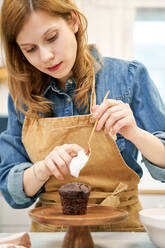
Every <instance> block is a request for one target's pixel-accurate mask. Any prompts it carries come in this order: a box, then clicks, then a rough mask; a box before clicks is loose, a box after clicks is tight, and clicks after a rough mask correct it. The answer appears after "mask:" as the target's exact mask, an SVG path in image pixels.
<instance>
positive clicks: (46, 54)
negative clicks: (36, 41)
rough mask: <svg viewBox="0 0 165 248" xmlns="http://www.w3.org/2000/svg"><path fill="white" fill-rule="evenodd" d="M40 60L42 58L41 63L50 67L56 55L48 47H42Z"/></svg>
mask: <svg viewBox="0 0 165 248" xmlns="http://www.w3.org/2000/svg"><path fill="white" fill-rule="evenodd" d="M40 58H41V61H42V62H43V63H45V64H48V65H49V63H50V61H51V60H53V59H54V53H53V51H52V50H51V49H50V48H48V47H41V48H40Z"/></svg>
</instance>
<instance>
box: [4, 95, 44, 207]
mask: <svg viewBox="0 0 165 248" xmlns="http://www.w3.org/2000/svg"><path fill="white" fill-rule="evenodd" d="M30 166H32V163H31V161H30V159H29V157H28V154H27V153H26V150H25V148H24V145H23V143H22V123H21V121H20V120H19V119H18V113H17V112H16V111H15V108H14V104H13V101H12V99H11V96H9V98H8V125H7V130H5V131H4V132H3V133H1V135H0V191H1V192H2V195H3V196H4V198H5V200H6V201H7V202H8V204H9V205H10V206H12V207H13V208H26V207H29V206H30V205H32V204H33V203H34V201H35V200H36V199H37V197H38V196H39V194H40V193H41V191H42V190H41V191H40V192H38V193H37V194H36V195H35V196H34V197H32V198H29V197H27V196H26V195H25V193H24V190H23V173H24V170H26V169H27V168H29V167H30Z"/></svg>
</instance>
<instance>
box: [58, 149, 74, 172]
mask: <svg viewBox="0 0 165 248" xmlns="http://www.w3.org/2000/svg"><path fill="white" fill-rule="evenodd" d="M59 156H60V158H61V159H63V160H64V161H65V164H66V167H67V171H68V172H67V174H68V173H70V170H69V164H70V162H71V161H72V158H73V157H72V156H71V155H70V154H69V153H67V152H66V151H65V149H64V148H63V147H62V148H61V150H60V151H59Z"/></svg>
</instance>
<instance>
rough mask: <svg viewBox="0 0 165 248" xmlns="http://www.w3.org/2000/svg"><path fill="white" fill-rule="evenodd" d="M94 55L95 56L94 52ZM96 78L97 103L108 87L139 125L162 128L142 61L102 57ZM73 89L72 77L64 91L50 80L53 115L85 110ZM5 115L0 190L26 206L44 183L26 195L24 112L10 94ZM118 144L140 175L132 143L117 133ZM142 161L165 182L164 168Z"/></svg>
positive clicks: (164, 111) (164, 113) (164, 117)
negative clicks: (78, 109) (16, 106)
mask: <svg viewBox="0 0 165 248" xmlns="http://www.w3.org/2000/svg"><path fill="white" fill-rule="evenodd" d="M94 56H96V57H97V54H94ZM95 80H96V84H95V88H96V97H97V104H101V102H102V101H103V98H104V96H105V94H106V92H107V90H110V93H109V96H108V98H113V99H119V100H121V101H123V102H125V103H128V104H129V105H130V107H131V109H132V111H133V113H134V116H135V119H136V122H137V125H138V126H139V127H140V128H143V129H145V130H148V131H149V132H151V133H153V132H155V131H159V130H160V131H165V106H164V103H163V102H162V100H161V98H160V96H159V93H158V90H157V88H156V87H155V85H154V84H153V82H152V80H151V79H150V77H149V75H148V72H147V70H146V68H145V67H144V66H143V65H142V64H141V63H138V62H136V61H132V62H128V61H123V60H119V59H114V58H107V57H105V58H103V66H102V68H101V69H100V71H99V72H97V74H96V76H95ZM74 89H75V80H74V78H70V79H68V80H67V82H66V91H65V92H64V91H63V90H61V89H60V88H59V87H58V86H57V84H56V81H55V79H52V80H51V82H50V84H49V85H48V87H47V89H46V90H45V97H46V98H48V99H50V100H52V101H53V102H55V103H56V104H52V108H53V112H54V117H60V116H72V115H78V114H82V115H83V114H85V113H83V111H82V112H81V113H78V112H77V110H76V107H75V105H74V102H73V100H72V94H73V92H74ZM8 115H9V118H8V126H7V130H6V131H4V132H3V133H2V134H1V135H0V159H1V161H0V190H1V192H2V194H3V196H4V197H5V199H6V201H7V202H8V203H9V204H10V205H11V206H12V207H13V208H26V207H28V206H30V205H32V204H33V203H34V202H35V201H36V199H37V198H38V197H39V195H40V194H41V193H42V192H44V187H43V188H41V189H40V191H39V192H38V193H37V194H36V195H35V196H34V197H27V196H26V195H25V193H24V190H23V180H22V177H23V172H24V170H26V169H27V168H29V167H30V166H32V163H31V161H30V159H29V156H28V154H27V153H26V150H25V148H24V146H23V144H22V140H21V136H22V126H23V122H24V116H23V114H22V113H19V115H18V111H17V113H16V110H15V108H14V104H13V101H12V99H11V97H10V96H9V98H8ZM117 145H118V147H119V150H120V152H121V154H122V156H123V158H124V160H125V162H126V163H127V164H128V166H130V167H131V168H132V169H133V170H134V171H135V172H136V173H137V174H138V175H139V176H140V177H141V176H142V169H141V167H140V165H139V164H138V163H137V161H136V159H137V149H136V148H135V146H134V145H133V144H132V143H131V142H129V141H128V140H126V139H125V138H124V137H122V136H121V135H120V134H118V135H117ZM143 161H144V162H145V164H146V166H147V168H148V169H149V171H150V173H151V175H152V176H153V177H154V178H155V179H157V180H160V181H163V182H165V169H161V168H158V167H156V166H154V165H153V164H151V163H149V161H147V160H145V159H144V160H143Z"/></svg>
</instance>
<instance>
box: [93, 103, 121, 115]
mask: <svg viewBox="0 0 165 248" xmlns="http://www.w3.org/2000/svg"><path fill="white" fill-rule="evenodd" d="M119 104H124V103H123V102H122V101H117V100H114V99H108V100H105V101H104V102H103V103H102V104H101V105H99V108H97V110H96V111H95V112H94V113H93V115H94V117H95V118H98V119H99V118H100V117H101V116H102V115H103V114H104V112H105V111H106V110H107V109H109V108H110V107H112V106H114V105H119Z"/></svg>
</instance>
